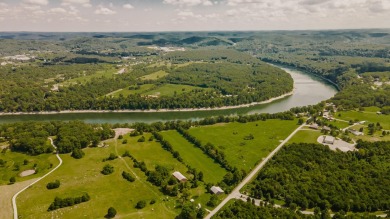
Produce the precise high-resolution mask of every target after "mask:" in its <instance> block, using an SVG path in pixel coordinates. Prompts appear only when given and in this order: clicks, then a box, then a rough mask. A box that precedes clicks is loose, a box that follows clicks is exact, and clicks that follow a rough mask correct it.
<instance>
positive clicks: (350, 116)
mask: <svg viewBox="0 0 390 219" xmlns="http://www.w3.org/2000/svg"><path fill="white" fill-rule="evenodd" d="M370 109H371V110H370V111H363V112H358V111H340V112H337V113H336V118H337V119H343V120H347V121H349V120H353V121H354V120H355V119H357V120H359V121H366V123H365V125H368V124H369V123H375V124H376V123H377V122H379V123H380V124H381V126H382V127H383V129H385V130H390V115H377V114H376V113H375V112H372V108H370ZM378 111H379V109H378ZM338 115H341V116H338Z"/></svg>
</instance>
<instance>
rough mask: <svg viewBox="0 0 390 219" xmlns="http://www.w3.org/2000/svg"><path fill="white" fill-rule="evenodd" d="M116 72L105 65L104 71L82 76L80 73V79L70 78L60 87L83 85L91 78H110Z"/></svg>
mask: <svg viewBox="0 0 390 219" xmlns="http://www.w3.org/2000/svg"><path fill="white" fill-rule="evenodd" d="M117 72H118V69H115V68H113V67H112V66H110V65H107V66H106V67H105V69H104V70H101V71H97V72H96V73H94V74H90V75H85V76H83V75H82V73H80V77H77V78H72V79H69V80H67V81H64V82H62V83H60V86H69V85H71V84H85V83H87V82H90V81H91V80H92V79H93V78H99V77H105V78H110V77H113V76H114V75H115V73H117Z"/></svg>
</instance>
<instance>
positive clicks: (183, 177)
mask: <svg viewBox="0 0 390 219" xmlns="http://www.w3.org/2000/svg"><path fill="white" fill-rule="evenodd" d="M172 175H173V176H174V177H175V178H176V179H177V180H179V181H180V182H187V178H186V177H185V176H184V175H183V174H181V173H180V172H179V171H176V172H174V173H173V174H172Z"/></svg>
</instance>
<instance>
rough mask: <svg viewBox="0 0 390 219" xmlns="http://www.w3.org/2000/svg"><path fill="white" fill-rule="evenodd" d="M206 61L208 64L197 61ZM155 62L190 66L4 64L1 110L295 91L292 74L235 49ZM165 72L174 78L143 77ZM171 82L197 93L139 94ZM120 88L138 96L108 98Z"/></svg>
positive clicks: (242, 98) (199, 101)
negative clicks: (122, 68)
mask: <svg viewBox="0 0 390 219" xmlns="http://www.w3.org/2000/svg"><path fill="white" fill-rule="evenodd" d="M68 56H71V57H73V56H72V55H67V57H66V59H70V57H68ZM178 57H181V58H178ZM192 57H198V58H192ZM200 57H203V59H202V60H203V61H202V63H192V61H197V60H198V59H199V58H200ZM155 59H158V60H160V61H164V60H165V61H169V60H171V61H174V62H175V63H181V64H183V62H182V61H183V59H186V60H187V62H188V63H187V64H188V65H186V66H183V67H180V68H175V67H167V66H165V65H162V66H153V67H151V66H149V65H148V64H145V63H138V64H134V65H132V67H131V70H129V71H130V72H129V73H127V74H115V72H116V71H118V70H117V69H116V68H117V67H114V65H112V64H107V63H102V62H94V61H93V62H91V61H90V60H85V61H84V62H86V63H87V64H83V63H77V62H72V63H73V64H70V63H68V62H66V61H64V58H61V59H58V57H57V59H56V58H52V60H55V61H52V62H54V63H51V62H50V63H49V64H48V63H47V60H46V59H45V60H44V61H41V60H38V61H36V62H34V63H29V64H23V63H22V64H19V65H17V66H12V65H5V66H0V85H1V87H2V89H1V90H0V100H1V101H0V112H41V111H62V110H123V109H131V110H136V109H143V110H144V109H177V108H205V107H222V106H232V105H240V104H248V103H252V102H260V101H264V100H268V99H270V98H272V97H276V96H280V95H283V94H285V93H288V92H289V91H291V90H292V88H293V80H292V78H291V77H290V76H289V75H288V74H287V73H286V72H284V71H282V70H280V69H278V68H275V67H272V66H270V65H267V64H265V63H264V62H261V61H260V60H258V59H256V58H253V57H251V56H250V55H248V54H245V53H240V52H237V51H235V50H222V49H220V50H209V51H208V50H199V51H191V52H176V53H173V54H170V55H168V56H166V57H157V56H155ZM178 59H180V60H181V62H179V61H178ZM140 62H141V61H140ZM159 71H164V72H166V73H167V74H168V76H167V77H161V78H157V79H154V80H143V79H142V76H147V75H150V74H153V73H155V72H159ZM167 84H172V85H189V86H192V87H193V88H194V89H193V90H191V91H188V92H183V93H176V92H175V94H174V95H172V96H169V95H161V96H156V95H140V94H138V93H137V92H136V90H137V89H139V88H140V87H141V86H143V85H152V86H153V87H155V88H156V89H158V88H159V87H162V86H163V85H167ZM120 89H126V90H129V89H130V90H131V89H133V90H135V92H134V93H131V94H128V95H122V94H121V95H119V96H117V97H113V96H109V95H107V94H109V93H111V92H114V91H117V90H120Z"/></svg>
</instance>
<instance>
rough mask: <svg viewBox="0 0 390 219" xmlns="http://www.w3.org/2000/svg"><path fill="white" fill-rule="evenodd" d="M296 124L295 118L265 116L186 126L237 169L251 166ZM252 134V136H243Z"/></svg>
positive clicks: (275, 145) (294, 127) (192, 133)
mask: <svg viewBox="0 0 390 219" xmlns="http://www.w3.org/2000/svg"><path fill="white" fill-rule="evenodd" d="M297 127H298V125H297V120H291V121H286V120H276V119H273V120H266V121H257V122H248V123H237V122H234V123H227V124H224V123H220V124H215V125H210V126H203V127H195V128H191V129H189V132H190V134H191V135H193V136H195V137H196V138H197V139H199V140H200V141H201V142H202V145H204V144H206V143H208V142H210V143H212V144H214V145H215V146H216V147H217V148H218V150H221V151H223V152H224V153H225V156H226V160H227V161H228V163H229V164H230V165H232V166H234V167H237V168H239V169H244V170H246V171H249V170H251V169H252V168H253V167H254V166H255V165H256V164H257V163H258V162H259V161H260V160H261V159H262V158H264V157H266V156H267V155H268V154H269V153H270V152H271V151H272V150H273V149H274V148H275V147H277V146H278V145H279V144H280V142H281V141H282V140H284V139H285V138H286V137H287V136H288V135H289V134H291V132H292V131H293V130H294V129H296V128H297ZM250 135H253V137H254V138H253V139H252V140H245V138H246V137H248V136H250Z"/></svg>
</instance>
